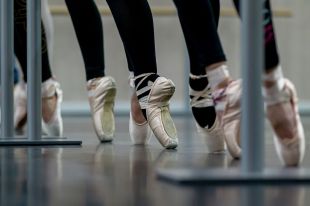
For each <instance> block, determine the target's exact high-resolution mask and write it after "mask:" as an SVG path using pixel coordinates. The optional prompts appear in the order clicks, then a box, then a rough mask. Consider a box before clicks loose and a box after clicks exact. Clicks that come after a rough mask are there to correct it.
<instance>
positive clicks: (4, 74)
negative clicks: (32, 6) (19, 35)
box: [0, 0, 14, 138]
mask: <svg viewBox="0 0 310 206" xmlns="http://www.w3.org/2000/svg"><path fill="white" fill-rule="evenodd" d="M13 9H14V1H13V0H1V5H0V12H1V14H0V15H1V28H0V32H1V38H0V39H1V40H0V47H1V48H0V49H1V53H0V58H1V61H0V62H1V131H2V138H12V137H13V135H14V127H13V67H14V40H13V38H14V27H13V24H14V17H13Z"/></svg>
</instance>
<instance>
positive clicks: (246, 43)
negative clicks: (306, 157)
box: [157, 0, 310, 185]
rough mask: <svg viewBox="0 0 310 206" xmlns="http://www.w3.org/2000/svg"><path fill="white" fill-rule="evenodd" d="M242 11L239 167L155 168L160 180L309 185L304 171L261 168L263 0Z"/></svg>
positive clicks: (245, 5) (245, 0)
mask: <svg viewBox="0 0 310 206" xmlns="http://www.w3.org/2000/svg"><path fill="white" fill-rule="evenodd" d="M242 8H244V9H242V13H241V15H242V17H243V21H242V25H241V33H242V35H241V38H242V41H241V62H242V64H241V65H242V88H243V91H242V102H241V104H242V105H241V111H242V115H241V116H242V117H241V125H242V126H241V141H242V143H241V145H242V158H241V168H240V169H227V168H225V169H201V168H199V169H196V168H175V167H174V168H158V169H157V177H158V178H159V179H161V180H165V181H168V182H171V183H177V184H203V183H204V184H220V185H223V184H233V185H236V184H237V185H239V184H280V183H281V184H310V171H309V170H308V169H298V168H295V169H288V168H286V169H283V168H280V169H269V168H264V165H265V164H264V131H265V130H264V108H263V100H262V91H261V86H262V85H261V84H262V83H261V82H262V79H261V77H262V72H263V67H264V64H263V62H264V50H263V45H264V43H263V0H255V1H248V0H243V1H242ZM249 68H251V69H249Z"/></svg>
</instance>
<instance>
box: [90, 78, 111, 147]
mask: <svg viewBox="0 0 310 206" xmlns="http://www.w3.org/2000/svg"><path fill="white" fill-rule="evenodd" d="M87 90H88V100H89V105H90V108H91V113H92V119H93V125H94V128H95V132H96V134H97V136H98V138H99V140H100V141H101V142H111V141H112V140H113V137H114V132H115V119H114V100H115V96H116V86H115V80H114V79H113V78H112V77H109V76H106V77H100V78H95V79H91V80H89V81H88V82H87Z"/></svg>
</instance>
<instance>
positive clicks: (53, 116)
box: [41, 78, 63, 137]
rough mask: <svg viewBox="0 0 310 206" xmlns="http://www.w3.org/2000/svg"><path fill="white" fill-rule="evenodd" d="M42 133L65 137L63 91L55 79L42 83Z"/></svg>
mask: <svg viewBox="0 0 310 206" xmlns="http://www.w3.org/2000/svg"><path fill="white" fill-rule="evenodd" d="M41 94H42V133H45V134H46V135H48V136H54V137H55V136H56V137H60V136H63V121H62V117H61V103H62V98H63V94H62V90H61V89H60V85H59V83H58V82H57V81H55V80H54V79H53V78H50V79H48V80H46V81H45V82H43V83H42V86H41Z"/></svg>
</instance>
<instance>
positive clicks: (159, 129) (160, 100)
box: [139, 77, 178, 149]
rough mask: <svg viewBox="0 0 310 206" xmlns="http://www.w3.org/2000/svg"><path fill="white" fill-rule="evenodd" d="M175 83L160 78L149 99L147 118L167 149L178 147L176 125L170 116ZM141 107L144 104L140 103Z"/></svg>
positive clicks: (158, 138) (154, 85) (154, 132)
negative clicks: (170, 101)
mask: <svg viewBox="0 0 310 206" xmlns="http://www.w3.org/2000/svg"><path fill="white" fill-rule="evenodd" d="M174 91H175V86H174V84H173V82H172V81H171V80H169V79H166V78H165V77H158V78H157V79H156V80H155V82H154V83H153V85H152V87H151V91H150V93H149V95H148V97H147V103H146V116H147V120H148V123H149V126H150V128H151V129H152V131H153V134H154V135H155V137H156V138H157V140H158V141H159V142H160V144H161V145H162V146H163V147H165V148H166V149H174V148H176V147H177V146H178V137H177V131H176V128H175V125H174V123H173V120H172V118H171V116H170V111H169V100H170V99H171V97H172V95H173V94H174ZM139 103H140V105H141V104H143V102H142V103H141V102H140V101H139Z"/></svg>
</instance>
